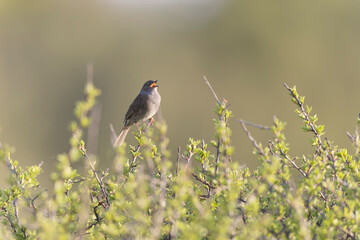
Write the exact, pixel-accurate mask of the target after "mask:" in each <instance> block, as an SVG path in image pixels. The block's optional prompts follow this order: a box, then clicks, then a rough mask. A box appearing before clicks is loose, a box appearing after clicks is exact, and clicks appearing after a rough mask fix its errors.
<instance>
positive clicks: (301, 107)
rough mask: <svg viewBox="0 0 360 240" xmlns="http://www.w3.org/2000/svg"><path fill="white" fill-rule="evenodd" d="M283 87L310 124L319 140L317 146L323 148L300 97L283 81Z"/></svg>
mask: <svg viewBox="0 0 360 240" xmlns="http://www.w3.org/2000/svg"><path fill="white" fill-rule="evenodd" d="M283 84H284V86H285V88H286V89H287V90H288V91H289V92H290V95H291V96H292V97H293V98H294V99H295V101H296V104H297V105H298V106H299V107H300V110H301V113H302V114H303V116H304V118H305V121H306V123H307V124H308V125H309V126H310V129H311V131H312V132H313V133H314V135H315V137H316V138H317V140H318V142H319V146H320V147H321V148H322V149H324V145H323V143H322V140H321V137H320V135H319V133H318V131H317V129H316V127H315V125H314V124H313V122H312V121H311V119H310V117H309V114H307V112H306V111H305V109H304V105H303V104H302V103H301V101H300V99H299V98H298V97H297V96H296V95H295V94H294V91H293V90H292V89H291V88H290V87H289V86H288V85H286V83H283Z"/></svg>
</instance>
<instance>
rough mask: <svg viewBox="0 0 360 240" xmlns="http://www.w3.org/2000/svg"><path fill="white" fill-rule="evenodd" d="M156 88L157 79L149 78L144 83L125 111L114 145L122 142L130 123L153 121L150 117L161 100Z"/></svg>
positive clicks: (156, 109)
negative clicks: (122, 124)
mask: <svg viewBox="0 0 360 240" xmlns="http://www.w3.org/2000/svg"><path fill="white" fill-rule="evenodd" d="M157 88H158V85H157V80H155V81H154V80H149V81H147V82H146V83H144V85H143V86H142V88H141V91H140V93H139V95H137V97H136V98H135V99H134V101H133V102H132V103H131V105H130V107H129V109H128V110H127V112H126V115H125V120H124V127H123V128H122V130H121V132H120V134H119V136H118V137H117V139H116V141H115V143H114V147H119V146H121V144H123V142H124V140H125V138H126V135H127V134H128V132H129V130H130V128H131V126H132V125H134V124H135V125H136V126H138V125H137V123H138V122H141V121H145V120H148V121H151V122H153V121H154V119H153V118H152V117H153V116H154V115H155V113H156V112H157V111H158V110H159V107H160V102H161V96H160V94H159V92H158V90H157Z"/></svg>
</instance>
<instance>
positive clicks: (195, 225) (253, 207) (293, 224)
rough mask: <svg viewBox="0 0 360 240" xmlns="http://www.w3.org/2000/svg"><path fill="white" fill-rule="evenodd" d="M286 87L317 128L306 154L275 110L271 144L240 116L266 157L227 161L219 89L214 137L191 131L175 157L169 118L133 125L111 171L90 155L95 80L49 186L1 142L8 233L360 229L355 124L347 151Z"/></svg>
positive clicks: (146, 234) (157, 235)
mask: <svg viewBox="0 0 360 240" xmlns="http://www.w3.org/2000/svg"><path fill="white" fill-rule="evenodd" d="M205 80H206V79H205ZM206 82H207V80H206ZM207 83H208V82H207ZM208 85H209V87H210V89H211V90H212V88H211V86H210V84H209V83H208ZM285 87H286V89H287V90H288V91H289V93H290V96H291V98H292V101H293V102H294V103H295V104H296V107H297V110H296V111H297V114H298V116H299V118H300V119H301V120H302V122H303V124H304V126H303V127H302V130H303V131H305V132H309V133H310V134H311V136H312V146H313V150H314V152H313V154H311V155H306V156H305V155H303V156H299V157H291V156H290V155H289V144H288V143H287V142H286V141H285V140H286V139H285V136H284V133H283V131H284V127H285V123H284V122H281V121H280V120H279V119H277V118H274V123H273V125H272V126H271V127H270V128H269V129H270V130H271V131H272V132H273V138H272V139H271V140H269V142H268V143H266V144H261V143H258V142H257V141H256V140H255V139H254V138H253V137H252V135H251V133H250V131H249V130H248V129H247V126H248V125H252V124H248V123H247V122H245V121H243V120H239V122H240V124H241V126H242V127H243V130H244V132H245V133H246V134H247V136H248V138H249V140H250V141H251V142H252V143H253V145H254V148H255V154H256V155H257V156H258V158H259V162H260V164H259V167H258V168H257V169H256V170H255V171H250V170H249V169H248V168H242V167H240V165H239V162H241V160H237V161H235V160H234V159H232V152H233V147H232V146H231V138H230V137H231V130H230V128H229V123H228V120H229V118H230V117H231V111H230V110H229V107H230V105H229V104H228V103H227V101H226V100H222V101H220V100H219V99H218V98H217V96H216V94H215V92H214V91H213V90H212V92H213V94H214V97H215V99H216V101H217V104H216V109H215V114H216V119H214V125H215V134H214V140H213V141H211V143H210V144H208V143H205V142H204V141H203V140H194V139H191V138H190V139H189V142H188V145H187V147H186V150H185V151H184V152H183V153H181V151H180V149H179V151H178V154H177V156H176V157H175V158H174V157H170V154H169V151H168V150H167V145H168V142H169V140H168V138H167V137H166V131H167V125H166V123H165V122H164V121H159V122H157V123H155V125H154V127H152V128H148V129H145V128H143V129H142V131H141V132H139V133H137V134H136V135H135V138H136V141H137V145H135V146H129V147H128V148H127V147H126V146H125V144H124V145H123V146H121V147H119V148H118V149H116V151H115V156H114V171H113V172H109V170H97V168H98V166H96V161H97V160H98V159H99V157H98V156H93V155H91V154H88V153H87V149H86V144H85V142H84V141H83V139H84V129H85V128H87V127H88V125H89V123H90V118H89V115H90V112H91V110H92V108H93V107H94V104H95V102H96V97H97V96H98V95H99V94H100V91H99V90H98V89H96V88H95V87H94V86H93V84H92V83H91V82H88V83H87V85H86V88H85V93H86V100H84V101H81V102H78V103H77V104H76V108H75V116H76V121H73V122H72V123H71V124H70V130H71V133H72V137H71V139H70V149H69V151H68V152H67V153H63V154H60V155H58V157H57V168H56V171H55V172H54V173H52V175H51V177H52V180H53V184H54V187H53V191H54V193H53V195H51V196H49V193H48V192H47V191H46V190H45V189H43V188H41V186H40V185H39V182H38V181H37V179H36V178H37V176H38V175H39V174H40V173H41V172H42V169H41V164H39V165H38V166H31V167H26V168H22V167H20V166H19V163H18V162H17V161H14V160H12V158H11V154H12V153H13V149H12V148H11V147H9V146H8V145H5V144H3V145H2V149H1V152H0V158H1V160H2V162H3V163H4V164H6V166H7V167H8V169H9V172H10V178H9V183H10V184H9V187H8V188H5V189H2V190H1V191H0V207H1V211H0V214H1V217H2V220H3V221H2V224H3V227H2V228H1V235H2V238H3V239H176V238H179V239H348V238H349V239H357V238H359V235H358V234H359V232H360V229H359V218H360V214H359V209H360V202H359V200H358V199H359V191H358V189H359V178H360V173H359V135H358V131H357V129H356V131H355V134H354V135H351V134H348V135H349V137H350V140H351V141H352V142H353V143H354V147H355V152H354V154H352V155H351V154H349V153H348V150H347V149H340V148H338V147H337V146H336V145H335V144H334V142H332V141H330V140H329V139H327V138H326V137H324V126H323V125H319V124H317V120H318V119H317V116H316V114H315V115H312V113H311V110H312V109H311V107H309V106H307V105H305V103H304V97H302V96H300V95H299V94H298V93H297V91H296V88H295V87H294V88H289V87H288V86H287V85H286V84H285ZM359 123H360V121H359V119H358V124H359ZM260 127H261V126H260ZM262 128H264V127H262ZM127 151H129V152H128V154H127ZM77 161H83V162H84V163H85V169H86V172H85V173H84V174H79V173H78V170H77V169H75V168H74V167H73V166H74V163H75V162H77ZM194 166H197V167H194ZM299 176H300V177H299Z"/></svg>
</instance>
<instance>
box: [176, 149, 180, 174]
mask: <svg viewBox="0 0 360 240" xmlns="http://www.w3.org/2000/svg"><path fill="white" fill-rule="evenodd" d="M180 151H181V149H180V147H178V151H177V158H176V176H178V175H179V170H180Z"/></svg>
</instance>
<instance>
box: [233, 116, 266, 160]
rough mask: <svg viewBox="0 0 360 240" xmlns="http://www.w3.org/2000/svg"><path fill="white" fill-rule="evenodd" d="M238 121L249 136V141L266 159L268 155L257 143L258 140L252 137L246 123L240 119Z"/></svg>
mask: <svg viewBox="0 0 360 240" xmlns="http://www.w3.org/2000/svg"><path fill="white" fill-rule="evenodd" d="M238 121H239V122H240V124H241V126H242V128H243V130H244V132H245V133H246V135H247V136H248V138H249V140H250V141H251V142H252V144H253V145H254V147H255V148H256V149H257V150H258V151H259V152H260V154H261V155H262V156H264V157H266V154H265V153H264V150H263V149H262V147H260V145H259V144H258V143H257V142H256V140H255V139H254V138H253V137H252V136H251V133H250V131H249V130H248V129H247V128H246V126H245V121H244V120H242V119H239V120H238Z"/></svg>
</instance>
